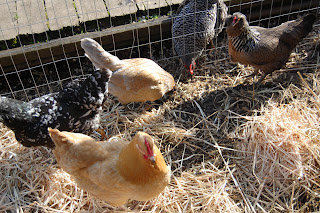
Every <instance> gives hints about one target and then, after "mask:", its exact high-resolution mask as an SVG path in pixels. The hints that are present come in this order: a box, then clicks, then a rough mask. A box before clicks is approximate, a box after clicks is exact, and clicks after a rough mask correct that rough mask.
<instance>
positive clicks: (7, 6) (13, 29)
mask: <svg viewBox="0 0 320 213" xmlns="http://www.w3.org/2000/svg"><path fill="white" fill-rule="evenodd" d="M16 13H17V11H16V5H15V2H7V1H6V0H0V14H1V24H0V40H8V39H12V38H14V37H16V36H17V34H18V30H17V24H18V22H17V16H16Z"/></svg>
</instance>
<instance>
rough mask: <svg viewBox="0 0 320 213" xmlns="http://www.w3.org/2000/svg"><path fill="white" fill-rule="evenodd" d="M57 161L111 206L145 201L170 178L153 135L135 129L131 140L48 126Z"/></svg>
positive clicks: (154, 194)
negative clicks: (98, 137)
mask: <svg viewBox="0 0 320 213" xmlns="http://www.w3.org/2000/svg"><path fill="white" fill-rule="evenodd" d="M48 131H49V133H50V136H51V138H52V140H53V142H54V143H55V145H56V147H55V149H54V150H53V153H54V155H55V157H56V158H57V162H58V163H59V165H60V166H61V168H62V169H63V170H65V171H66V172H67V173H69V174H70V175H71V176H72V177H73V178H74V180H75V181H76V183H77V184H78V185H79V186H80V187H81V188H83V189H84V190H86V191H88V192H89V193H90V194H92V195H94V196H95V197H97V198H100V199H102V200H105V201H107V202H108V203H109V204H111V205H113V206H120V205H122V204H124V203H125V202H126V201H127V200H128V199H134V200H139V201H146V200H149V199H152V198H154V197H156V196H157V195H158V194H159V193H161V192H162V191H163V190H164V188H165V187H166V186H167V185H168V184H169V181H170V168H169V167H168V166H167V165H166V163H165V161H164V159H163V156H162V154H161V152H160V151H159V149H158V148H157V146H156V144H155V143H154V141H153V139H152V137H151V136H150V135H148V134H146V133H144V132H138V133H137V134H136V135H135V136H134V137H133V139H132V140H131V142H128V141H124V140H121V139H116V138H112V139H111V140H110V141H95V140H94V139H93V138H91V137H89V136H86V135H84V134H81V133H71V132H60V131H59V130H57V129H50V128H49V129H48Z"/></svg>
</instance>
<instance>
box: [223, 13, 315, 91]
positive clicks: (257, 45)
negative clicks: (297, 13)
mask: <svg viewBox="0 0 320 213" xmlns="http://www.w3.org/2000/svg"><path fill="white" fill-rule="evenodd" d="M315 19H316V17H315V15H313V14H307V15H304V16H303V17H300V18H298V19H296V20H293V21H287V22H285V23H283V24H281V25H279V26H277V27H273V28H262V27H258V26H249V24H248V21H247V19H246V16H245V15H243V14H242V13H239V12H237V13H234V14H233V15H232V16H231V15H230V16H228V18H227V19H226V25H227V29H226V31H227V35H228V50H229V55H230V57H231V60H232V61H234V62H239V63H241V64H244V65H251V66H253V67H254V68H255V71H254V73H253V74H251V75H250V76H253V75H256V74H257V73H258V71H259V70H260V71H262V72H263V75H262V77H261V78H260V80H259V81H258V83H257V85H258V86H259V85H260V83H261V82H262V80H263V79H264V78H265V77H266V76H267V75H268V74H270V73H272V72H273V71H275V70H278V69H281V68H282V67H283V66H284V65H285V64H286V63H287V61H288V58H289V56H290V54H291V52H292V50H293V49H294V48H295V47H296V45H297V44H298V43H299V42H300V41H301V40H302V39H303V38H304V37H306V36H307V35H308V33H309V32H310V31H311V30H312V25H313V23H314V21H315Z"/></svg>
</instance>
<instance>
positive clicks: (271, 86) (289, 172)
mask: <svg viewBox="0 0 320 213" xmlns="http://www.w3.org/2000/svg"><path fill="white" fill-rule="evenodd" d="M318 25H319V23H317V24H316V26H315V29H314V31H313V32H312V33H311V34H310V35H309V36H308V37H307V38H306V39H304V41H303V42H302V43H301V44H300V45H299V47H298V48H297V51H296V53H293V54H292V56H291V58H290V61H289V62H288V63H287V66H286V67H285V68H284V69H283V70H281V71H277V72H275V73H274V75H273V76H272V77H267V78H266V80H265V82H264V83H263V84H262V86H261V87H260V88H259V89H258V90H254V88H253V87H252V83H253V82H254V81H257V78H255V79H248V80H244V79H245V78H244V76H245V75H247V74H249V73H250V72H252V69H251V68H249V67H243V66H241V65H233V64H230V63H229V60H228V55H227V52H226V49H225V48H221V49H217V50H216V51H217V52H218V53H219V54H215V55H208V56H207V57H203V58H201V59H200V61H199V62H198V64H199V66H198V68H197V70H195V74H196V76H194V77H193V78H192V79H190V78H187V77H185V76H184V75H181V73H182V72H184V73H186V71H185V70H184V68H183V67H182V65H181V64H179V60H178V59H177V60H172V61H168V60H164V61H161V62H160V65H161V66H162V67H164V68H165V69H166V70H167V71H169V72H171V73H173V74H174V76H175V79H177V87H176V88H175V90H174V91H172V92H170V93H169V94H167V95H166V96H165V97H164V98H162V99H161V100H159V101H156V102H154V103H144V104H141V105H140V104H131V105H129V108H131V110H125V109H124V107H123V106H121V105H120V104H119V103H118V102H117V100H116V99H115V98H114V97H111V96H110V98H109V100H108V103H107V104H106V107H105V111H104V114H103V116H102V119H101V122H102V124H103V126H104V127H105V129H106V133H107V135H109V136H110V137H111V136H114V137H124V138H127V139H128V140H130V139H131V137H132V136H133V135H134V134H135V133H136V132H137V131H140V130H143V131H145V132H147V133H149V134H151V135H152V136H153V137H154V138H155V140H156V141H157V143H158V144H159V148H160V150H161V151H162V153H163V155H164V157H165V159H166V161H167V163H168V164H169V165H170V166H171V169H172V178H171V183H170V185H169V186H168V187H167V188H166V189H165V190H164V191H163V192H162V193H161V194H160V195H159V196H158V197H157V198H155V199H153V200H150V201H147V202H137V201H128V203H127V204H126V205H125V206H123V207H119V208H113V207H112V206H110V205H108V204H107V203H106V202H104V201H101V200H99V199H96V198H94V197H92V196H90V194H88V193H87V192H85V191H83V190H81V189H80V188H78V186H77V185H76V184H75V182H74V181H73V179H72V177H70V176H69V175H68V174H67V173H65V172H64V171H63V170H61V169H60V167H59V165H58V164H57V163H56V160H55V158H54V156H53V154H52V150H50V149H47V148H44V147H35V148H26V147H23V146H21V145H20V144H19V143H17V142H16V141H15V138H14V135H13V133H12V132H11V131H10V130H9V129H7V128H6V127H5V126H4V125H2V124H0V141H1V142H0V147H1V148H0V150H1V151H0V161H1V163H0V179H1V180H2V181H1V183H0V211H6V210H7V211H9V210H11V211H15V212H109V211H120V212H121V211H135V212H139V211H142V212H144V211H150V212H255V211H257V212H279V211H281V212H287V211H298V212H309V211H319V210H320V185H319V184H320V180H319V176H320V167H319V165H320V142H319V138H320V137H319V133H320V129H319V128H320V122H319V120H320V114H319V113H320V99H319V98H320V96H319V94H320V87H319V83H320V76H319V75H320V70H319V60H320V58H319V26H318ZM164 51H165V50H164ZM217 55H218V56H217ZM177 67H178V69H177ZM284 70H286V72H283V71H284ZM297 71H299V73H297ZM300 73H301V74H300ZM93 136H94V137H96V138H99V135H97V134H94V135H93Z"/></svg>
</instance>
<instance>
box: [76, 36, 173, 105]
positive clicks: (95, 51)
mask: <svg viewBox="0 0 320 213" xmlns="http://www.w3.org/2000/svg"><path fill="white" fill-rule="evenodd" d="M81 47H82V48H83V49H84V50H85V52H86V56H87V57H88V58H89V59H90V60H91V61H92V63H93V65H94V66H95V67H97V68H105V69H110V70H111V71H112V72H113V73H112V77H111V79H110V83H109V85H108V86H109V93H110V94H112V95H113V96H116V97H117V98H118V100H119V101H120V102H121V103H122V104H128V103H131V102H145V101H155V100H157V99H160V98H161V97H162V96H163V95H164V94H165V93H167V92H168V91H170V90H172V89H173V87H174V86H175V82H174V79H173V77H172V75H170V74H169V73H168V72H166V71H165V70H163V69H162V68H161V67H160V66H159V65H158V64H156V63H155V62H154V61H152V60H150V59H146V58H133V59H125V60H120V59H119V58H118V57H117V56H114V55H111V54H110V53H108V52H107V51H105V50H104V49H103V48H102V47H101V46H100V45H99V44H98V43H97V42H96V41H94V40H93V39H89V38H85V39H82V40H81Z"/></svg>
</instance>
